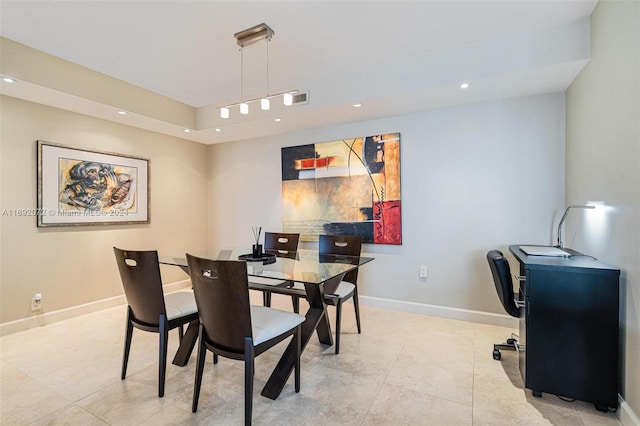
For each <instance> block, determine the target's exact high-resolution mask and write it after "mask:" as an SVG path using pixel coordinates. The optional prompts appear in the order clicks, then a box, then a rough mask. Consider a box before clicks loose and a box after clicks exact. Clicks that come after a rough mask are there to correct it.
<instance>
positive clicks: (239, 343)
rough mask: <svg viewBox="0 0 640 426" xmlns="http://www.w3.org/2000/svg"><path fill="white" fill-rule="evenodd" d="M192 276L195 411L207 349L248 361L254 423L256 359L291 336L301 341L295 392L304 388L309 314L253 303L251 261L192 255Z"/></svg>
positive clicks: (248, 401)
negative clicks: (303, 348) (304, 346)
mask: <svg viewBox="0 0 640 426" xmlns="http://www.w3.org/2000/svg"><path fill="white" fill-rule="evenodd" d="M187 263H188V265H189V275H190V276H191V282H192V284H193V292H194V294H195V298H196V304H197V305H198V312H199V316H200V326H199V332H198V361H197V364H196V376H195V383H194V386H193V403H192V406H191V410H192V411H193V412H194V413H195V412H196V411H197V410H198V399H199V396H200V386H201V384H202V374H203V370H204V363H205V356H206V353H207V350H209V351H211V352H213V362H214V364H215V363H217V362H218V356H223V357H225V358H231V359H237V360H244V371H245V393H244V403H245V412H244V415H245V425H250V424H251V416H252V406H253V376H254V359H255V357H256V356H258V355H260V354H262V353H263V352H265V351H266V350H267V349H269V348H271V347H273V346H274V345H276V344H278V343H280V342H281V341H283V340H284V339H286V338H287V337H289V336H293V341H294V342H296V351H295V361H294V367H295V368H294V370H295V373H294V376H295V391H296V392H299V391H300V351H301V348H300V345H301V341H300V340H301V339H300V330H301V327H300V324H302V322H303V321H304V320H305V317H303V316H302V315H298V314H295V313H292V312H285V311H279V310H277V309H272V308H268V307H265V306H253V305H250V302H249V282H248V276H247V264H246V262H243V261H237V260H209V259H202V258H199V257H195V256H192V255H190V254H187Z"/></svg>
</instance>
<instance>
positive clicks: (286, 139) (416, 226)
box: [208, 94, 565, 314]
mask: <svg viewBox="0 0 640 426" xmlns="http://www.w3.org/2000/svg"><path fill="white" fill-rule="evenodd" d="M365 107H366V106H365ZM564 121H565V115H564V95H563V94H549V95H540V96H532V97H526V98H518V99H509V100H504V101H495V102H489V103H483V104H477V105H470V106H465V107H459V108H451V109H446V110H439V111H433V112H423V113H418V114H411V115H404V116H398V117H392V118H386V119H382V120H373V121H366V122H360V123H351V124H346V125H342V126H334V127H327V128H320V129H315V130H308V131H304V132H299V133H295V134H285V135H279V136H274V137H268V138H261V139H255V140H251V141H244V142H233V143H227V144H219V145H213V146H211V147H210V148H209V165H210V166H209V183H208V188H209V194H208V195H209V196H208V199H209V203H210V204H209V210H210V217H209V226H210V230H209V236H208V241H209V244H210V246H213V245H246V246H247V247H249V244H250V243H251V239H252V234H251V227H252V226H257V225H262V226H263V229H267V230H280V229H281V226H282V225H281V169H280V164H281V161H280V148H281V147H284V146H295V145H302V144H309V143H314V142H323V141H331V140H337V139H341V138H352V137H357V136H367V135H375V134H379V133H391V132H400V134H401V156H402V164H401V175H402V214H403V218H402V219H403V244H402V246H389V245H365V247H364V248H363V250H364V252H366V253H368V254H371V255H373V256H374V257H375V258H376V259H375V261H374V262H372V263H370V264H368V265H367V266H366V267H364V268H362V270H361V272H360V277H359V285H360V287H359V288H360V290H359V291H360V294H361V295H362V298H363V303H370V304H375V303H381V302H380V300H377V299H371V298H383V299H392V300H397V301H403V302H410V303H405V304H404V305H403V306H402V307H401V308H402V309H409V310H412V309H416V307H415V305H413V304H414V303H417V304H427V305H436V306H441V307H447V308H460V309H467V310H472V311H483V312H493V313H499V314H504V311H503V309H502V308H501V306H500V304H499V301H498V298H497V296H496V292H495V288H494V285H493V282H492V280H491V276H490V273H489V268H488V265H487V262H486V259H485V255H486V252H487V251H488V250H490V249H493V248H500V249H502V250H503V251H506V250H507V246H508V245H509V244H517V243H534V244H535V243H538V244H549V243H551V242H552V233H551V230H552V228H553V223H554V218H555V220H557V216H558V215H559V214H561V212H562V210H563V205H564V195H565V194H564V149H565V146H564V132H565V127H564ZM308 246H309V248H315V247H316V246H314V245H312V244H311V243H309V245H308ZM419 265H426V266H427V267H428V270H429V277H428V279H427V281H426V282H421V281H420V280H419V278H418V266H419ZM367 296H368V297H369V299H367Z"/></svg>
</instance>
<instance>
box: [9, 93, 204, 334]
mask: <svg viewBox="0 0 640 426" xmlns="http://www.w3.org/2000/svg"><path fill="white" fill-rule="evenodd" d="M0 102H1V109H0V122H1V123H2V127H1V130H0V154H1V158H0V182H1V186H0V211H2V210H5V209H6V210H11V209H35V208H36V140H38V139H41V140H46V141H49V142H54V143H60V144H65V145H71V146H75V147H79V148H86V149H93V150H100V151H108V152H116V153H122V154H128V155H134V156H139V157H143V158H147V159H149V160H150V164H151V171H150V185H151V223H150V224H148V225H118V226H103V225H100V226H83V227H64V228H37V227H36V218H35V217H33V216H30V217H16V216H10V215H2V217H0V236H1V238H0V291H1V294H2V297H1V298H0V300H1V302H0V303H1V305H0V306H1V317H0V323H2V325H3V326H4V325H6V324H5V323H12V322H13V324H12V325H11V326H7V327H3V328H2V331H3V332H5V331H8V332H13V331H17V330H19V329H24V328H28V327H30V326H33V325H41V324H43V323H46V322H47V321H48V318H49V319H50V317H49V316H48V315H52V313H53V312H61V311H64V310H67V309H69V308H74V307H78V306H80V305H83V304H92V303H96V302H100V301H104V300H105V299H110V298H115V301H116V302H117V303H124V299H122V298H120V297H119V296H121V295H122V294H123V290H122V283H121V282H120V277H119V274H118V270H117V267H116V263H115V258H114V254H113V249H112V247H113V246H119V247H122V248H128V249H132V250H135V249H157V250H159V251H160V252H165V253H166V252H169V251H175V252H176V253H181V252H184V251H186V250H188V249H198V248H200V249H203V248H205V247H206V239H205V232H206V231H205V229H206V220H207V215H206V205H207V204H206V200H205V194H206V168H207V160H206V152H207V147H206V146H204V145H201V144H198V143H195V142H189V141H185V140H182V139H178V138H173V137H169V136H165V135H160V134H157V133H152V132H148V131H144V130H140V129H136V128H132V127H127V126H123V125H119V124H115V123H112V122H108V121H104V120H99V119H95V118H90V117H88V116H85V115H81V114H75V113H71V112H67V111H63V110H60V109H55V108H50V107H46V106H42V105H39V104H34V103H31V102H27V101H22V100H18V99H16V98H10V97H6V96H0ZM162 274H163V279H164V281H165V283H170V282H175V281H180V280H187V281H186V282H185V285H186V284H188V277H187V276H186V275H185V274H184V273H183V272H182V271H181V270H180V269H178V268H172V267H166V268H164V267H163V268H162ZM34 293H42V294H43V297H44V310H43V312H39V313H38V314H37V315H36V314H33V313H32V312H31V311H30V299H31V297H32V295H33V294H34ZM76 314H77V313H76ZM21 320H23V321H22V322H21ZM16 322H18V324H15V323H16Z"/></svg>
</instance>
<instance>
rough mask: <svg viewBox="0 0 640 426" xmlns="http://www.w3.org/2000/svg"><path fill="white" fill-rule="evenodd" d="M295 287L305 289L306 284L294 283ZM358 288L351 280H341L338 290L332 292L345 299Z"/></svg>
mask: <svg viewBox="0 0 640 426" xmlns="http://www.w3.org/2000/svg"><path fill="white" fill-rule="evenodd" d="M293 288H297V289H299V290H304V284H302V283H298V282H296V283H293ZM355 288H356V286H355V285H353V284H351V283H350V282H347V281H340V284H338V288H336V291H335V292H333V293H330V294H335V295H337V296H338V298H340V299H344V298H345V297H347V296H348V295H349V294H351V292H352V291H353V290H354V289H355Z"/></svg>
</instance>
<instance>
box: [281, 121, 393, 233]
mask: <svg viewBox="0 0 640 426" xmlns="http://www.w3.org/2000/svg"><path fill="white" fill-rule="evenodd" d="M282 229H283V232H295V233H299V234H300V239H301V240H302V241H317V240H318V235H320V234H344V235H361V236H362V241H363V242H364V243H370V244H394V245H399V244H402V203H401V191H400V134H399V133H390V134H384V135H375V136H365V137H359V138H354V139H343V140H338V141H332V142H322V143H316V144H310V145H300V146H293V147H286V148H282Z"/></svg>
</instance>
